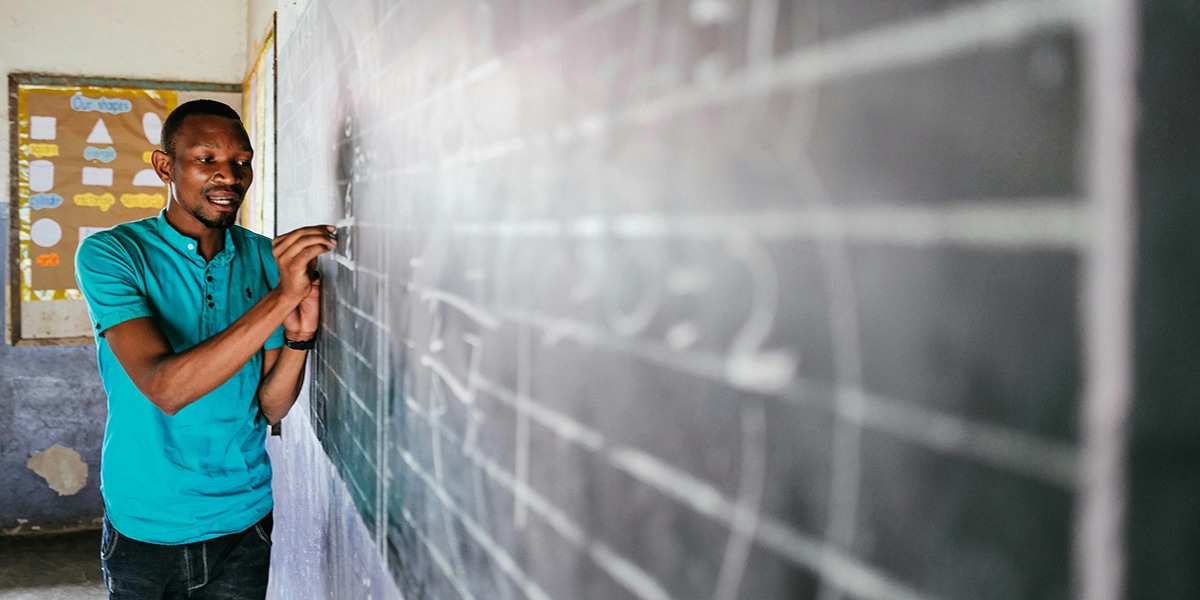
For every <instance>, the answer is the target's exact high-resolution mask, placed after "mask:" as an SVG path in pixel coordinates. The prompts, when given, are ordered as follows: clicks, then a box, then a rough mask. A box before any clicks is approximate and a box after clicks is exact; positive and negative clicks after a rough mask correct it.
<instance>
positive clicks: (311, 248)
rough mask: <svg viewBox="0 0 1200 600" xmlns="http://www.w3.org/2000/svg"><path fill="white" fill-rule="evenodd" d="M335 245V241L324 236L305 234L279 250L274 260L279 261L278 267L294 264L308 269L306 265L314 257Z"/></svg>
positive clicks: (282, 267)
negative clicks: (305, 235) (284, 248)
mask: <svg viewBox="0 0 1200 600" xmlns="http://www.w3.org/2000/svg"><path fill="white" fill-rule="evenodd" d="M336 245H337V242H336V241H334V240H331V239H329V238H326V237H320V236H307V237H304V238H301V239H300V240H297V241H296V242H295V243H293V244H292V245H290V246H288V247H287V249H286V250H283V251H281V252H280V253H279V254H278V255H277V256H276V257H275V260H276V262H278V263H279V267H280V269H284V268H288V267H290V266H292V265H296V266H298V267H301V268H303V269H304V270H305V271H308V270H309V269H308V265H309V263H310V262H311V261H312V260H313V259H314V258H316V257H318V256H320V255H322V254H324V253H326V252H329V251H330V250H333V248H334V246H336Z"/></svg>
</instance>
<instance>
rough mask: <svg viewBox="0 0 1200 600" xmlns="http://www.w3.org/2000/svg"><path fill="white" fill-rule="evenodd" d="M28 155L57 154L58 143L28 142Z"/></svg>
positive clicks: (38, 156) (48, 155)
mask: <svg viewBox="0 0 1200 600" xmlns="http://www.w3.org/2000/svg"><path fill="white" fill-rule="evenodd" d="M29 155H30V156H32V157H34V158H49V157H51V156H58V144H30V145H29Z"/></svg>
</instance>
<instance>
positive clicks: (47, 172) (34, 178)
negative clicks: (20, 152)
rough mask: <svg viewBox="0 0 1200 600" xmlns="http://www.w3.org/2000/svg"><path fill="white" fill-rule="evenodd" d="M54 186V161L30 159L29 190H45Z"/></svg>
mask: <svg viewBox="0 0 1200 600" xmlns="http://www.w3.org/2000/svg"><path fill="white" fill-rule="evenodd" d="M52 187H54V163H52V162H50V161H48V160H31V161H29V190H30V191H33V192H45V191H48V190H49V189H50V188H52Z"/></svg>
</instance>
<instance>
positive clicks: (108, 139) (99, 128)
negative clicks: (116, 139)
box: [87, 119, 113, 144]
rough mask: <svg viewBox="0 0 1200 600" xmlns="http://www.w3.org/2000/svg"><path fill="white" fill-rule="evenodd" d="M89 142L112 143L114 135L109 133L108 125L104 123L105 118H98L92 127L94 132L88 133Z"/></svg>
mask: <svg viewBox="0 0 1200 600" xmlns="http://www.w3.org/2000/svg"><path fill="white" fill-rule="evenodd" d="M87 143H89V144H111V143H113V141H112V136H111V135H108V126H107V125H105V124H104V119H96V126H95V127H92V132H91V133H89V134H88V138H87Z"/></svg>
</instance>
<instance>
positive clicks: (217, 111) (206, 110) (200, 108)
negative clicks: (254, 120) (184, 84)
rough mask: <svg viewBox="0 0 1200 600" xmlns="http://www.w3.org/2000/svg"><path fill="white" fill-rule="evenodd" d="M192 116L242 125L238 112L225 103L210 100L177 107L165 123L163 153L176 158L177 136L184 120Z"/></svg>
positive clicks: (194, 101)
mask: <svg viewBox="0 0 1200 600" xmlns="http://www.w3.org/2000/svg"><path fill="white" fill-rule="evenodd" d="M192 115H213V116H217V117H225V118H228V119H233V120H234V121H237V122H238V124H239V125H240V124H241V123H242V117H241V115H238V114H237V111H235V110H233V108H231V107H230V106H229V105H228V104H225V103H224V102H217V101H216V100H208V99H203V100H192V101H190V102H184V103H183V104H180V105H179V106H177V107H175V110H173V111H171V114H169V115H167V120H166V121H163V126H162V151H163V152H165V153H166V154H167V155H168V156H175V134H176V133H178V132H179V127H180V126H182V125H183V120H184V119H186V118H188V117H190V116H192Z"/></svg>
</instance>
